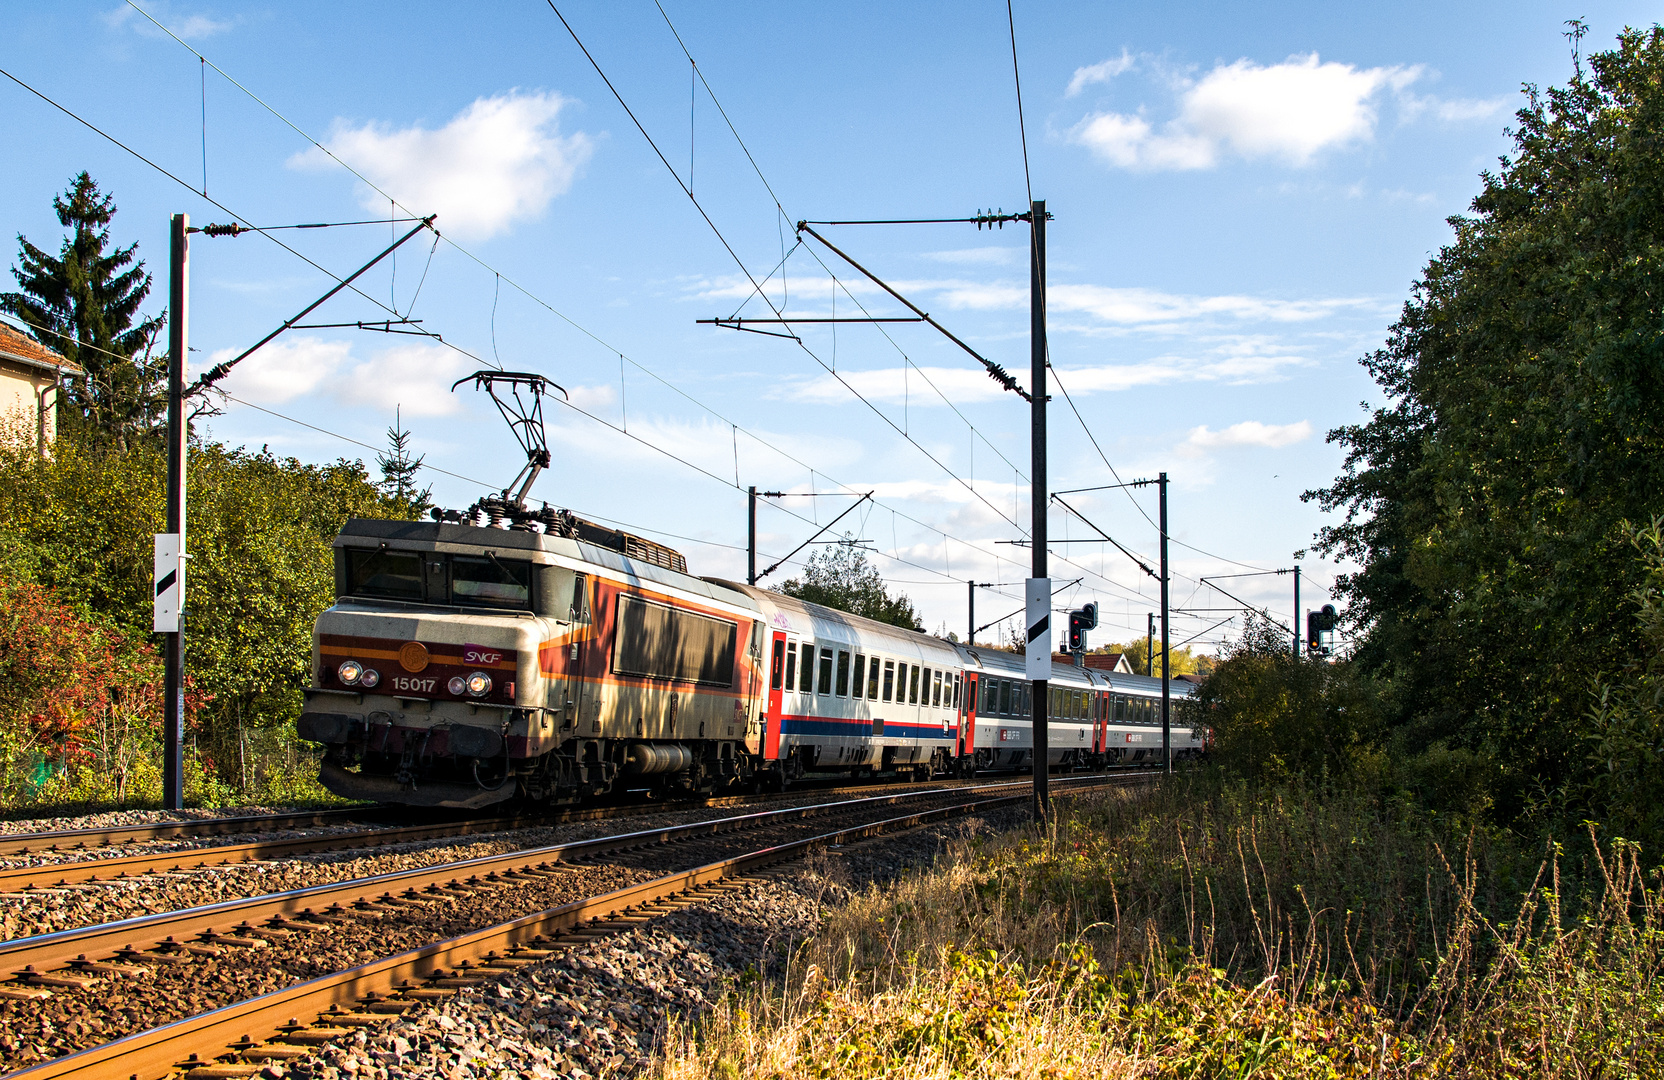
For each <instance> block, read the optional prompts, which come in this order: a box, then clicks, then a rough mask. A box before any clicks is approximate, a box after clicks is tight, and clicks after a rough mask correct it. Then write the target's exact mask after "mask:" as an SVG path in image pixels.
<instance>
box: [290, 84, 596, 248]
mask: <svg viewBox="0 0 1664 1080" xmlns="http://www.w3.org/2000/svg"><path fill="white" fill-rule="evenodd" d="M566 104H567V99H566V98H564V97H562V96H560V95H559V94H548V93H534V94H526V93H521V92H519V91H511V92H509V93H507V94H500V95H498V96H496V97H488V98H486V97H482V98H480V99H478V100H477V101H475V102H474V103H473V104H472V105H470V106H468V107H467V108H466V109H463V110H462V111H461V112H459V113H457V114H456V116H455V117H453V118H452V119H451V121H450V123H448V124H446V125H445V126H444V127H442V128H438V129H429V128H425V127H422V126H421V125H420V124H415V125H412V126H410V127H406V128H393V127H391V126H388V125H386V124H381V123H377V122H371V123H367V124H364V125H362V126H358V127H354V126H352V125H351V124H348V123H347V122H346V121H343V120H337V121H336V122H335V124H334V126H333V128H332V129H331V131H330V135H329V138H328V139H327V140H326V143H327V145H328V146H329V148H330V150H331V152H333V153H334V154H335V155H336V156H337V157H339V158H340V159H341V160H342V161H345V162H346V163H347V164H349V165H351V166H352V167H353V168H355V169H357V170H358V171H359V172H361V173H363V174H364V175H365V176H367V177H368V178H369V179H370V180H371V181H372V182H374V183H375V184H376V185H377V186H378V187H380V188H382V189H383V190H385V191H387V192H388V193H390V194H391V195H393V196H394V197H395V198H396V199H398V200H399V202H400V203H402V204H403V205H405V206H407V207H409V208H411V209H412V210H414V211H416V212H418V213H422V214H429V213H438V215H439V220H438V222H437V225H438V228H439V229H440V231H442V232H445V231H449V232H454V233H456V234H458V235H459V236H474V237H487V236H492V235H494V234H496V233H499V232H502V231H503V230H504V229H506V228H508V226H509V225H511V224H512V223H514V222H516V221H520V220H524V219H527V218H533V217H536V216H537V215H538V214H540V213H542V212H543V210H544V208H545V207H547V206H548V205H549V202H550V200H551V199H553V198H555V197H556V196H557V195H560V194H562V193H564V192H565V191H566V190H567V189H569V188H570V187H571V186H572V181H573V179H574V178H575V177H576V175H577V172H578V170H579V169H580V168H582V167H583V165H584V164H585V162H587V161H588V160H589V158H590V155H591V154H592V153H593V151H594V142H593V140H592V139H591V138H590V137H589V136H588V135H586V134H584V133H583V132H576V133H574V134H572V135H568V136H562V135H560V134H559V131H558V129H557V126H556V120H557V119H558V117H559V115H560V111H561V109H562V108H564V107H565V105H566ZM333 166H334V163H333V162H332V161H330V159H329V156H328V155H327V154H325V153H324V152H323V151H321V150H319V149H317V148H316V147H313V148H312V149H310V150H306V151H304V152H302V153H299V154H296V155H294V156H293V157H291V158H290V159H289V167H290V168H295V169H325V168H331V167H333ZM359 198H360V202H361V203H362V205H363V206H364V207H365V208H366V209H367V210H371V211H373V212H376V213H385V212H386V210H387V204H386V200H385V199H383V198H382V197H381V196H380V195H377V194H376V193H375V192H373V191H371V190H370V189H369V188H368V187H365V186H362V185H361V186H360V191H359Z"/></svg>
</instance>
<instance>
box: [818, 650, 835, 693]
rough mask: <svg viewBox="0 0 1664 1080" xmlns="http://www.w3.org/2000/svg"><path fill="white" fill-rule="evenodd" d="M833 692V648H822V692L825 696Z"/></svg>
mask: <svg viewBox="0 0 1664 1080" xmlns="http://www.w3.org/2000/svg"><path fill="white" fill-rule="evenodd" d="M831 692H832V650H831V649H828V648H824V647H823V648H822V649H821V650H820V693H821V694H822V695H823V696H824V695H826V694H830V693H831Z"/></svg>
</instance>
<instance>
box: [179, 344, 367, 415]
mask: <svg viewBox="0 0 1664 1080" xmlns="http://www.w3.org/2000/svg"><path fill="white" fill-rule="evenodd" d="M241 351H242V350H241V349H219V350H217V351H215V352H214V353H213V355H211V356H210V357H209V358H208V360H209V363H210V364H219V363H223V362H225V361H226V360H229V359H231V358H232V357H233V356H236V355H237V354H238V353H239V352H241ZM351 352H352V346H351V344H350V343H348V342H345V341H324V340H323V339H321V338H315V337H291V338H280V339H278V340H277V341H274V342H272V343H271V344H269V345H265V346H263V347H262V348H261V349H260V350H259V351H258V352H256V353H254V354H253V355H252V356H250V357H248V359H246V360H244V361H242V362H241V363H239V364H238V365H237V366H236V367H234V368H232V369H231V373H230V374H229V375H227V376H226V377H225V380H224V381H223V382H221V383H220V384H219V385H220V386H221V387H223V388H224V390H225V392H226V393H228V394H230V395H231V396H232V397H235V398H241V399H242V400H244V401H247V402H251V403H253V404H255V405H281V404H283V403H284V402H285V401H291V400H293V399H295V398H298V397H301V396H302V395H304V394H310V393H311V392H312V391H314V390H316V389H317V388H318V386H319V384H320V383H322V382H323V381H324V380H325V379H328V378H329V377H330V376H332V375H334V374H335V373H336V372H337V371H339V370H340V369H341V367H342V366H343V365H344V364H346V362H347V359H348V357H349V354H350V353H351Z"/></svg>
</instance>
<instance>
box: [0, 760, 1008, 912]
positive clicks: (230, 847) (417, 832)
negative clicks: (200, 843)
mask: <svg viewBox="0 0 1664 1080" xmlns="http://www.w3.org/2000/svg"><path fill="white" fill-rule="evenodd" d="M970 783H975V781H958V780H956V781H947V782H940V781H938V782H936V783H935V784H933V785H931V787H933V788H935V789H938V790H940V789H943V788H948V787H955V786H965V785H966V784H970ZM923 786H924V785H923V784H922V783H921V782H917V781H914V782H903V783H895V784H881V785H871V784H868V785H854V786H841V787H828V788H815V787H804V788H799V789H796V790H793V791H786V792H780V793H770V794H761V795H720V796H714V797H711V798H706V799H689V800H683V801H678V802H671V803H666V802H656V803H625V804H620V805H617V806H598V807H584V808H570V809H560V810H546V811H540V812H538V813H535V814H531V815H523V816H519V817H513V818H475V819H472V820H470V819H466V818H465V819H461V820H458V821H450V822H430V823H428V824H425V825H404V826H395V827H390V828H385V829H359V830H353V831H350V832H341V833H331V834H327V835H322V836H300V837H288V838H285V839H281V840H257V841H253V842H250V843H247V844H221V845H218V846H214V847H200V848H185V849H178V850H171V851H160V852H148V853H144V854H140V855H126V856H119V857H103V858H92V859H82V860H78V861H73V862H60V863H37V864H33V865H29V866H17V867H10V868H0V895H5V894H8V893H17V892H23V891H26V890H29V889H40V888H51V887H54V886H60V885H73V884H78V883H83V882H90V881H101V880H107V879H119V878H127V877H137V876H139V875H141V874H162V873H170V872H172V871H175V870H189V869H194V868H197V867H204V866H223V865H227V864H233V863H245V862H256V861H262V860H266V859H274V858H287V857H292V856H295V855H304V854H309V853H312V852H319V851H341V850H350V849H352V848H359V847H385V846H387V845H389V844H399V843H412V842H416V841H420V840H426V839H432V838H436V837H437V838H444V837H446V836H459V837H460V836H470V835H478V834H481V833H490V832H506V831H510V830H514V829H528V828H537V827H539V826H549V825H558V824H563V823H567V822H574V821H596V820H603V819H607V820H610V819H613V818H627V817H636V816H640V815H644V814H665V813H676V812H678V811H681V810H699V809H709V808H712V807H725V806H747V805H752V804H755V803H766V802H778V801H780V800H782V799H789V798H794V797H801V796H805V795H823V796H827V797H832V796H837V795H841V794H853V793H856V792H867V793H873V794H877V793H882V792H887V791H894V790H895V789H899V788H921V787H923ZM214 820H216V821H219V822H224V823H228V824H229V823H232V822H245V821H249V822H259V821H264V820H266V819H262V818H220V819H214ZM280 820H288V819H280ZM125 827H126V826H123V828H125ZM133 827H134V828H140V829H147V828H149V826H133ZM267 827H268V828H271V827H275V828H284V827H285V826H284V825H281V824H280V825H276V826H270V825H268V826H267ZM226 831H230V832H241V831H244V830H243V829H241V828H240V827H238V828H234V829H228V830H226ZM78 832H89V833H97V832H99V830H78ZM38 835H39V836H41V837H43V838H44V837H51V836H74V835H77V833H46V834H38ZM130 842H132V843H138V842H141V841H130ZM32 850H33V851H40V850H59V849H58V848H57V847H56V845H46V846H44V847H43V845H40V844H35V845H33V847H32ZM71 850H80V848H79V847H76V848H72V849H71ZM95 850H96V849H95ZM25 853H26V851H15V850H14V851H12V852H7V851H4V850H3V849H0V857H5V856H6V855H8V854H9V855H12V856H13V857H16V856H18V855H23V854H25Z"/></svg>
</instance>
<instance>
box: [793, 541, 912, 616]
mask: <svg viewBox="0 0 1664 1080" xmlns="http://www.w3.org/2000/svg"><path fill="white" fill-rule="evenodd" d="M777 591H779V592H782V593H784V594H785V595H787V596H795V597H796V598H797V599H799V600H806V601H808V602H809V603H811V604H820V605H822V606H824V607H829V608H837V609H838V610H839V611H847V612H849V613H850V614H851V615H860V616H862V617H863V618H867V619H873V620H875V621H877V622H883V623H889V624H891V625H892V626H901V627H906V628H907V629H909V630H922V629H924V624H922V623H920V622H919V615H918V612H916V611H915V610H914V609H913V602H912V601H911V600H909V599H908V598H907V596H906V594H898V595H896V596H894V597H892V596H891V595H890V594H889V591H888V590H886V589H885V587H884V578H883V575H881V574H880V573H879V572H878V568H877V567H875V566H873V565H872V564H871V563H870V562H868V561H867V553H866V552H864V551H862V550H861V549H860V548H858V547H855V546H854V545H852V544H834V545H832V546H830V547H825V548H822V549H821V550H820V551H818V552H816V553H815V554H813V555H811V556H809V561H808V563H806V564H805V565H804V568H803V576H802V577H801V578H792V579H791V580H789V581H786V582H784V583H783V584H781V586H780V588H779V589H778V590H777Z"/></svg>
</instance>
